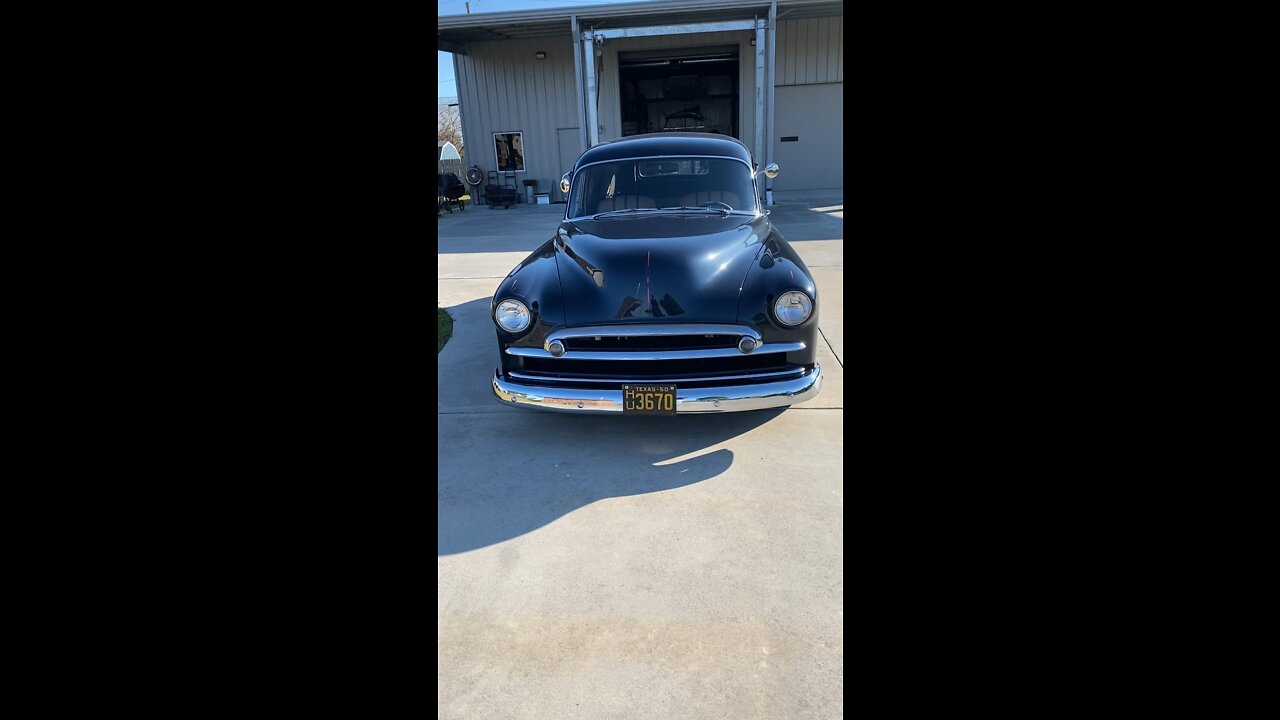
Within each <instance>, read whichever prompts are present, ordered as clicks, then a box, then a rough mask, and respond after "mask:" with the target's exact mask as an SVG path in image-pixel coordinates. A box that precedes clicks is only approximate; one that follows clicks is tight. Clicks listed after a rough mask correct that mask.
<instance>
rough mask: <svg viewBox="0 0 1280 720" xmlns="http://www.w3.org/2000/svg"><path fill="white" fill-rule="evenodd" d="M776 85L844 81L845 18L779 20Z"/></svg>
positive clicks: (775, 60)
mask: <svg viewBox="0 0 1280 720" xmlns="http://www.w3.org/2000/svg"><path fill="white" fill-rule="evenodd" d="M774 62H775V67H774V70H775V72H776V73H777V77H778V81H777V85H814V84H817V83H835V82H844V17H843V16H841V17H824V18H807V19H804V20H779V21H778V50H777V52H776V53H775V58H774Z"/></svg>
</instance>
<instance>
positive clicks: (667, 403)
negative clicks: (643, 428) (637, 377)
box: [622, 385, 676, 415]
mask: <svg viewBox="0 0 1280 720" xmlns="http://www.w3.org/2000/svg"><path fill="white" fill-rule="evenodd" d="M622 413H623V414H624V415H675V414H676V386H675V385H623V386H622Z"/></svg>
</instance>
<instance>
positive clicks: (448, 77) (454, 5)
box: [436, 0, 642, 98]
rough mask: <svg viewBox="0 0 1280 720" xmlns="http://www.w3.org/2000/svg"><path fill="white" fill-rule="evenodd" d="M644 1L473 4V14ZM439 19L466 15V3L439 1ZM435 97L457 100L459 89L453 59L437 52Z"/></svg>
mask: <svg viewBox="0 0 1280 720" xmlns="http://www.w3.org/2000/svg"><path fill="white" fill-rule="evenodd" d="M640 1H642V0H471V12H472V13H490V12H505V11H508V10H532V9H534V8H540V9H545V10H550V9H552V8H558V7H578V6H581V5H613V4H620V3H625V2H640ZM436 6H437V8H438V10H439V13H438V14H440V15H466V14H467V3H466V0H436ZM436 69H437V73H436V75H437V77H436V80H437V83H436V97H437V98H443V97H456V96H457V95H458V89H457V88H456V87H455V86H454V82H453V55H451V54H450V53H447V52H436Z"/></svg>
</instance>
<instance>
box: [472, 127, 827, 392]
mask: <svg viewBox="0 0 1280 720" xmlns="http://www.w3.org/2000/svg"><path fill="white" fill-rule="evenodd" d="M764 172H765V173H767V174H768V176H769V177H774V176H775V175H776V174H777V172H778V168H777V166H776V165H770V166H769V167H768V168H766V169H765V171H764ZM562 189H564V190H565V192H566V193H567V195H568V203H567V206H566V210H565V217H564V220H562V221H561V223H560V227H559V229H557V230H556V234H555V237H553V238H552V239H550V240H548V241H547V242H546V243H544V244H543V245H542V246H541V247H539V248H538V249H537V250H535V251H534V252H533V254H531V255H529V257H527V258H525V259H524V261H522V262H521V263H520V264H519V265H518V266H516V268H515V269H514V270H512V271H511V273H510V274H509V275H508V276H507V277H506V278H505V279H504V280H503V281H502V284H501V285H499V286H498V290H497V292H495V293H494V296H493V303H492V305H491V307H490V311H491V316H492V318H493V321H494V324H495V325H496V327H497V334H498V352H499V356H500V358H501V364H500V365H499V366H498V368H497V371H496V372H495V374H494V377H493V393H494V395H495V396H496V397H497V398H498V400H500V401H501V402H504V403H508V404H512V405H515V406H518V407H528V408H537V409H543V410H563V411H570V412H606V413H625V414H633V413H635V414H665V415H674V414H676V413H705V412H730V411H737V410H757V409H761V408H770V407H778V406H785V405H791V404H794V403H799V402H804V401H805V400H809V399H811V398H813V397H814V396H816V395H817V394H818V389H819V387H820V386H821V383H822V370H821V368H820V367H819V366H818V363H817V362H816V358H815V354H816V348H817V337H818V306H817V303H818V291H817V288H816V287H815V286H814V283H813V278H812V276H811V275H810V274H809V270H808V268H806V267H805V265H804V262H803V261H802V260H801V259H800V257H799V256H798V255H796V252H795V250H793V249H792V248H791V246H790V245H788V244H787V242H786V240H784V239H783V238H782V235H781V234H780V233H779V232H778V230H777V229H776V228H774V227H773V225H772V224H771V223H770V221H769V216H768V213H767V212H765V211H764V210H763V208H761V206H760V205H761V204H760V192H759V187H758V184H757V168H756V166H754V165H753V164H752V161H751V155H750V153H749V152H748V151H747V148H746V147H745V146H744V145H743V144H742V143H741V142H738V141H737V140H734V139H732V138H729V137H726V136H724V135H709V134H703V133H657V134H651V135H636V136H632V137H628V138H625V139H622V140H617V141H613V142H607V143H602V144H600V145H597V146H595V147H593V148H591V149H590V150H587V151H586V152H585V153H583V154H582V157H580V158H578V162H577V164H576V165H575V166H574V168H573V170H572V171H571V172H570V173H567V174H566V175H565V178H564V180H563V181H562Z"/></svg>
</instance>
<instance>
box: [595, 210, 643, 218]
mask: <svg viewBox="0 0 1280 720" xmlns="http://www.w3.org/2000/svg"><path fill="white" fill-rule="evenodd" d="M653 211H654V208H627V209H626V210H609V211H607V212H602V213H596V214H595V215H592V216H591V219H592V220H599V219H600V218H602V217H609V216H610V215H624V214H626V213H634V212H653Z"/></svg>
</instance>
